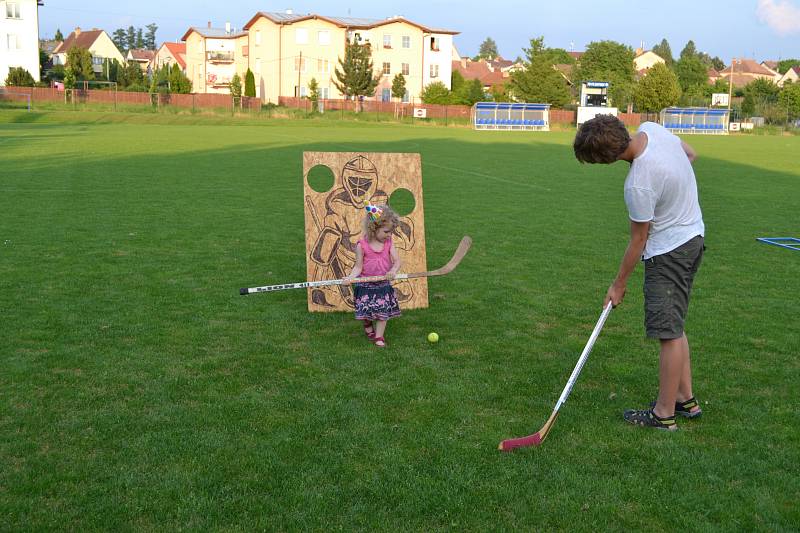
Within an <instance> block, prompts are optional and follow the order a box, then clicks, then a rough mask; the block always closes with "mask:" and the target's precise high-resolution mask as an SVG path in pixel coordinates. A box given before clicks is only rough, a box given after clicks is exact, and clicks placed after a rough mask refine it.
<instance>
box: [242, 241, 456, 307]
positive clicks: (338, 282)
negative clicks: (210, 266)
mask: <svg viewBox="0 0 800 533" xmlns="http://www.w3.org/2000/svg"><path fill="white" fill-rule="evenodd" d="M470 246H472V238H470V237H468V236H464V237H463V238H462V239H461V242H460V243H459V244H458V248H456V251H455V253H454V254H453V257H451V258H450V261H448V262H447V264H446V265H444V266H443V267H442V268H437V269H436V270H429V271H427V272H412V273H409V274H396V275H395V276H394V277H393V278H390V277H388V276H369V277H365V278H354V279H353V280H351V283H369V282H374V281H386V280H388V279H411V278H429V277H432V276H444V275H445V274H449V273H450V272H452V271H453V270H454V269H455V268H456V267H457V266H458V264H459V263H460V262H461V260H462V259H464V256H465V255H467V252H468V251H469V248H470ZM342 284H343V280H341V279H324V280H320V281H304V282H301V283H287V284H284V285H266V286H264V287H250V288H242V289H239V294H241V295H242V296H245V295H247V294H254V293H257V292H272V291H283V290H286V289H307V288H311V287H324V286H326V285H342Z"/></svg>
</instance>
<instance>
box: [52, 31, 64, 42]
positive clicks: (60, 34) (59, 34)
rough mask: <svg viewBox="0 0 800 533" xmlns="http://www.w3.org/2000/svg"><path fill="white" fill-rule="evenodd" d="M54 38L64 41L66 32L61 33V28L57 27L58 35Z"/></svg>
mask: <svg viewBox="0 0 800 533" xmlns="http://www.w3.org/2000/svg"><path fill="white" fill-rule="evenodd" d="M53 39H55V40H56V41H63V40H64V34H63V33H61V28H57V29H56V35H55V37H53Z"/></svg>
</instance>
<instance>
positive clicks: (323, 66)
mask: <svg viewBox="0 0 800 533" xmlns="http://www.w3.org/2000/svg"><path fill="white" fill-rule="evenodd" d="M330 71H331V62H330V61H329V60H327V59H317V72H321V73H323V74H327V73H329V72H330Z"/></svg>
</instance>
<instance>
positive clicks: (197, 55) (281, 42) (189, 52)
mask: <svg viewBox="0 0 800 533" xmlns="http://www.w3.org/2000/svg"><path fill="white" fill-rule="evenodd" d="M457 33H458V32H454V31H450V30H443V29H436V28H430V27H427V26H423V25H421V24H417V23H415V22H412V21H409V20H407V19H405V18H403V17H391V18H388V19H384V20H376V19H362V18H351V17H328V16H321V15H316V14H304V15H300V14H295V13H293V12H292V11H291V10H287V11H286V12H281V13H273V12H259V13H257V14H256V15H255V16H253V17H252V18H251V19H250V20H249V21H248V22H247V24H245V25H244V27H243V31H241V32H236V31H231V30H230V27H229V26H228V27H226V29H225V30H211V28H205V29H197V28H191V29H190V30H189V31H188V32H187V33H186V35H184V37H183V39H182V40H183V41H186V63H187V75H188V76H189V77H190V79H191V80H192V83H193V87H194V90H195V91H197V92H228V87H227V85H226V84H227V83H228V82H229V80H230V78H231V77H232V76H233V73H234V72H237V73H239V75H240V76H242V78H244V74H245V72H246V71H247V69H248V68H250V70H252V71H253V74H254V76H255V81H256V95H257V96H258V97H260V98H261V99H262V100H263V101H265V102H277V101H278V98H279V97H280V96H306V95H307V94H308V85H309V82H310V81H311V79H312V78H313V79H315V80H316V81H317V83H318V84H319V87H320V93H321V97H322V98H342V95H341V94H340V93H339V91H338V90H337V89H336V87H335V85H334V84H333V81H332V79H333V78H334V71H335V69H336V67H337V65H338V61H339V58H343V57H344V53H345V45H346V43H347V42H351V43H360V44H365V43H369V45H370V47H371V50H372V62H373V66H374V68H375V72H376V74H380V83H379V86H378V88H377V90H376V93H375V97H374V99H376V100H386V101H388V100H390V99H391V86H392V80H393V79H394V76H395V75H396V74H398V73H401V74H403V76H404V77H405V80H406V88H407V93H406V95H405V96H404V97H403V100H406V101H408V100H410V99H412V98H416V97H418V96H419V93H420V92H421V91H422V89H423V88H424V87H425V86H426V85H428V84H429V83H431V82H433V81H441V82H443V83H444V84H445V85H446V86H447V87H448V88H449V87H450V74H451V70H452V65H451V62H450V57H451V55H452V47H453V35H456V34H457ZM212 40H213V41H217V42H215V43H214V44H213V45H212ZM223 41H224V42H223ZM210 46H213V48H214V50H215V51H217V52H221V53H222V54H221V55H220V54H212V53H211V51H212V49H211V48H210ZM213 58H216V60H214V59H213ZM220 59H222V60H224V62H222V61H221V60H220ZM223 67H224V73H221V72H220V71H221V70H222V69H223ZM208 73H212V74H214V76H213V78H214V80H215V81H214V82H213V83H207V82H208V79H209V76H208ZM226 80H227V81H226ZM201 81H205V82H206V83H205V84H204V83H201Z"/></svg>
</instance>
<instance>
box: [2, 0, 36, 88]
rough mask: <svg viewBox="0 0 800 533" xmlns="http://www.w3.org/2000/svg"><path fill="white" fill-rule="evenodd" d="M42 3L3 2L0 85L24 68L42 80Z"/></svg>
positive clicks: (28, 0) (24, 1)
mask: <svg viewBox="0 0 800 533" xmlns="http://www.w3.org/2000/svg"><path fill="white" fill-rule="evenodd" d="M41 5H44V4H43V2H42V0H13V1H0V85H5V83H6V78H7V77H8V71H9V69H11V68H12V67H22V68H24V69H25V70H27V71H28V72H30V73H31V76H33V79H34V80H36V81H39V6H41Z"/></svg>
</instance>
